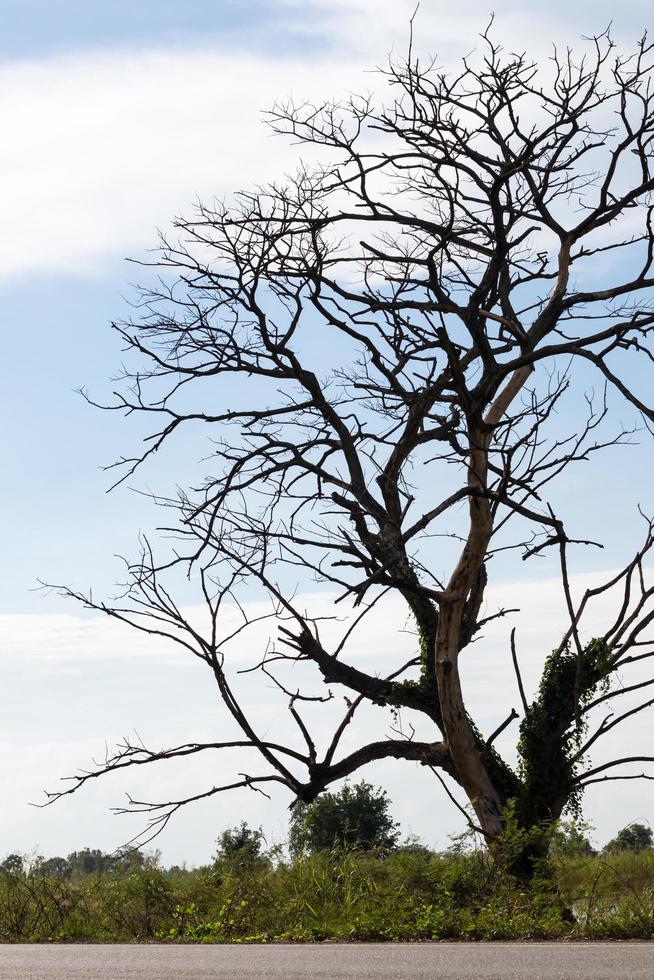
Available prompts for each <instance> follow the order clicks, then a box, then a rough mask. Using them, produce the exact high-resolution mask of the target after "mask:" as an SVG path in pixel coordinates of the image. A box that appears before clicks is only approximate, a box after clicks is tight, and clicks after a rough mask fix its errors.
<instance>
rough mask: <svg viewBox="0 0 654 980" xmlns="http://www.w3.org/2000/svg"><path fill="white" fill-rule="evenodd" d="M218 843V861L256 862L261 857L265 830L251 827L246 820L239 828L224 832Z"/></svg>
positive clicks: (231, 828)
mask: <svg viewBox="0 0 654 980" xmlns="http://www.w3.org/2000/svg"><path fill="white" fill-rule="evenodd" d="M216 843H217V844H218V850H217V852H216V858H215V859H216V861H221V860H228V861H234V860H237V861H254V860H256V859H257V858H258V857H261V851H262V847H263V843H264V836H263V830H262V829H261V827H259V828H257V829H254V828H252V827H249V826H248V824H247V823H246V821H245V820H241V822H240V824H238V826H236V827H230V828H228V829H227V830H223V832H222V834H221V835H220V837H219V838H218V840H217V841H216Z"/></svg>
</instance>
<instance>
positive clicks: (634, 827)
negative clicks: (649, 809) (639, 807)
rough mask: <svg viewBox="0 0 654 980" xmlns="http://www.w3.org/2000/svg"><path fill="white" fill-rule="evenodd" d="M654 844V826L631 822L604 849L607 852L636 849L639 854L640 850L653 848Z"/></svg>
mask: <svg viewBox="0 0 654 980" xmlns="http://www.w3.org/2000/svg"><path fill="white" fill-rule="evenodd" d="M653 846H654V834H653V833H652V828H651V827H647V826H645V824H642V823H630V824H628V825H627V826H626V827H623V828H622V830H621V831H619V832H618V833H617V834H616V836H615V837H614V838H613V840H611V841H609V843H608V844H607V845H606V847H605V848H604V850H605V851H606V852H607V854H611V853H614V852H615V851H634V852H635V853H636V854H638V853H639V852H640V851H647V850H651V849H652V847H653Z"/></svg>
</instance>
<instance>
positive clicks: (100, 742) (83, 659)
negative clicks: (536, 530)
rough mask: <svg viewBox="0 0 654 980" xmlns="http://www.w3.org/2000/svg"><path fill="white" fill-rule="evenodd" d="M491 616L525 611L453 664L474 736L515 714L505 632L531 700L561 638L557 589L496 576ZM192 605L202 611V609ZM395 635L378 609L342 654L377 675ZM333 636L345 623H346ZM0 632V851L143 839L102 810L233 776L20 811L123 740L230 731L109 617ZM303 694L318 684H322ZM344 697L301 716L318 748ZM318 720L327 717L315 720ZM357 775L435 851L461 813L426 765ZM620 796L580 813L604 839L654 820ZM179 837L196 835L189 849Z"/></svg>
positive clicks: (604, 617)
mask: <svg viewBox="0 0 654 980" xmlns="http://www.w3.org/2000/svg"><path fill="white" fill-rule="evenodd" d="M607 574H608V573H600V572H596V573H593V574H592V575H591V576H587V575H585V576H576V577H574V578H573V586H574V588H575V589H576V592H577V594H579V593H580V591H581V590H582V589H584V588H586V587H587V586H588V585H595V584H598V583H599V582H600V581H604V580H605V577H606V575H607ZM298 605H300V606H309V607H310V611H311V612H312V613H314V614H316V615H323V614H329V613H331V612H333V607H332V605H331V602H330V600H329V598H328V597H326V596H323V597H317V596H315V595H314V596H306V597H304V598H303V599H301V600H299V602H298ZM498 606H505V607H507V606H510V607H520V609H521V613H520V614H518V615H516V616H515V617H513V618H512V620H511V621H507V620H498V621H496V622H495V623H494V624H492V626H490V627H488V628H487V629H486V630H485V633H484V638H483V640H480V641H479V642H478V643H474V644H473V645H472V646H471V647H469V648H468V650H466V651H465V652H464V654H463V657H462V672H463V683H464V690H465V693H466V697H467V700H468V703H469V706H470V709H471V712H472V714H473V717H475V719H476V720H477V721H478V722H479V724H480V727H481V729H482V731H485V732H490V731H492V730H493V729H494V728H495V727H496V726H497V725H498V724H499V723H500V722H501V721H502V720H503V719H504V718H505V717H506V715H507V713H508V711H509V710H510V708H511V707H512V706H515V707H516V708H518V709H519V707H520V705H519V699H518V693H517V689H516V684H515V678H514V676H513V671H512V666H511V658H510V651H509V644H508V634H509V630H510V626H511V625H512V624H513V623H515V624H516V626H517V630H518V649H519V653H520V662H521V665H522V670H523V675H524V680H525V686H526V688H527V694H528V696H531V695H533V694H534V693H535V689H536V685H537V683H538V678H539V674H540V670H541V668H542V663H543V660H544V658H545V657H546V656H547V654H548V653H549V651H550V650H551V649H552V647H553V646H555V645H556V644H557V642H558V640H559V639H560V635H561V632H562V630H563V629H564V628H565V623H566V618H565V610H564V605H563V601H562V596H561V592H560V587H559V583H558V581H557V580H555V579H544V580H541V581H539V582H529V581H505V582H498V583H496V584H495V585H493V586H492V587H491V588H490V589H489V593H488V610H487V611H488V612H493V611H494V610H495V609H496V608H497V607H498ZM262 609H263V607H262V605H261V604H259V603H256V604H252V605H251V606H250V607H248V611H249V612H250V613H251V614H254V615H257V614H260V613H261V612H262ZM190 611H191V612H192V614H193V615H198V613H197V611H194V610H190ZM610 615H611V609H610V608H609V607H607V604H606V603H605V602H603V601H602V602H600V603H598V604H597V607H596V608H595V610H594V611H593V612H592V615H591V616H590V618H589V620H588V622H587V623H586V624H585V635H587V636H588V635H593V634H595V633H597V632H599V631H600V630H602V629H603V628H606V625H607V623H608V620H609V618H610ZM228 620H229V621H228V622H227V621H226V623H225V625H226V627H227V628H231V627H232V625H233V624H234V623H235V622H236V618H235V617H234V616H233V614H232V613H229V616H228ZM406 625H407V623H406V613H405V611H404V607H403V606H401V605H400V604H398V603H395V602H391V603H388V604H387V606H386V609H385V610H381V611H380V612H379V615H377V616H374V617H373V618H371V620H370V623H369V624H367V625H365V626H363V628H362V629H361V631H360V632H359V633H358V634H355V638H354V642H353V644H352V647H351V649H350V650H349V653H348V659H350V660H352V661H353V662H356V663H359V664H360V665H361V666H362V667H363V668H364V669H366V670H369V671H371V672H373V673H374V672H379V673H384V672H385V671H387V670H388V669H390V668H391V666H392V665H395V664H396V663H397V662H401V661H402V660H403V659H405V658H406V657H408V656H410V655H411V654H412V653H413V651H414V641H413V638H412V637H411V636H410V635H409V634H408V633H406V632H403V630H404V629H405V627H406ZM338 629H339V630H341V629H343V624H342V623H341V624H340V625H339V626H338ZM0 630H1V631H2V635H3V638H4V639H3V644H2V647H1V648H0V651H1V652H2V656H0V682H1V683H2V689H3V691H4V692H5V694H4V698H5V700H4V706H3V716H2V720H1V722H0V783H2V785H5V786H8V787H11V792H9V793H8V794H5V795H4V797H3V800H2V812H1V814H0V856H1V852H2V847H3V846H4V847H5V849H9V848H23V849H25V850H29V849H31V848H32V847H33V846H34V845H36V844H39V845H41V847H42V848H43V849H44V850H45V851H46V852H48V853H53V852H55V851H59V852H60V851H63V850H65V849H66V848H67V849H68V850H72V849H73V848H74V847H76V846H84V845H85V844H89V845H92V846H102V847H107V848H110V847H114V846H117V845H118V844H120V843H121V842H123V841H124V840H126V839H127V838H128V837H129V836H130V834H131V833H134V832H136V831H137V830H138V829H140V825H139V826H137V825H136V823H135V822H134V821H129V822H128V824H126V823H125V822H124V821H119V822H116V821H114V820H113V819H112V818H111V816H110V814H109V813H108V811H109V808H110V807H111V806H114V805H116V804H119V803H121V802H122V801H123V799H124V795H123V794H124V792H125V791H127V790H129V791H130V792H132V793H134V794H135V795H137V796H139V797H140V798H148V799H157V798H169V797H170V795H171V794H172V795H176V794H184V793H186V792H189V793H190V792H197V791H199V790H202V789H203V788H206V786H207V784H208V783H211V784H212V785H213V784H215V783H216V782H219V781H222V780H227V779H230V778H233V774H234V772H236V771H243V769H244V768H245V769H246V770H247V767H248V765H251V761H250V762H247V761H244V757H243V755H242V754H241V755H235V756H227V755H223V754H209V755H207V754H203V755H202V756H199V757H196V758H195V759H188V760H182V762H180V763H179V764H173V765H166V766H161V767H153V768H148V769H139V770H138V771H137V772H134V773H125V774H123V775H120V776H117V777H113V778H111V779H109V780H101V781H98V782H97V783H94V784H93V786H91V787H88V788H85V790H84V791H82V792H81V793H80V794H79V795H77V796H75V797H71V798H69V799H68V800H66V801H62V802H61V803H60V804H57V806H55V807H53V808H50V809H47V810H34V809H32V808H29V807H28V806H27V802H28V801H34V800H38V799H39V798H40V797H41V791H42V790H43V788H49V789H52V788H53V787H56V786H57V783H58V780H59V778H60V777H61V776H64V775H67V774H70V773H71V772H74V771H75V770H77V769H78V768H79V767H85V766H87V765H88V764H89V762H90V760H91V758H92V757H94V756H95V757H96V758H97V757H102V755H103V753H104V751H105V745H109V746H111V745H113V744H115V742H116V741H117V740H118V739H119V738H120V737H121V736H122V735H124V734H125V733H130V732H133V731H134V730H135V729H136V730H137V731H138V733H139V735H140V736H141V737H142V738H143V740H144V741H145V743H146V744H147V745H149V746H150V747H153V748H157V747H160V746H163V745H171V744H176V743H180V742H185V741H196V740H197V741H205V740H212V739H224V738H228V737H229V732H230V731H231V725H230V724H229V723H228V719H227V715H226V712H225V711H224V710H223V709H222V706H221V705H220V703H219V700H218V696H217V693H216V691H215V685H214V683H213V679H212V678H211V675H210V672H209V671H208V670H207V669H206V667H205V666H204V665H203V664H201V663H198V662H197V661H195V660H194V659H193V658H191V657H189V656H185V655H183V654H176V653H175V652H174V651H173V650H172V649H167V647H166V645H165V644H163V643H162V642H161V641H159V640H156V639H155V640H148V639H142V638H139V637H135V636H133V635H132V634H127V633H125V632H124V631H123V630H122V628H121V627H120V626H116V624H113V623H112V622H111V621H110V620H108V619H106V618H98V617H93V616H90V617H88V618H86V617H81V616H77V615H74V614H71V613H66V614H61V615H44V616H39V615H28V616H4V617H2V618H1V619H0ZM325 630H326V632H327V633H329V632H332V631H335V630H336V625H335V624H332V625H328V624H325ZM269 633H270V624H269V623H263V624H261V625H260V626H257V627H256V630H255V635H254V636H253V638H252V639H251V640H248V639H247V637H243V638H241V639H239V640H237V641H236V643H235V645H234V649H233V651H232V654H231V656H230V663H231V664H232V665H233V666H234V667H235V668H238V667H240V666H242V665H244V664H246V663H248V664H249V663H251V662H252V661H253V660H254V659H256V657H257V654H259V653H260V652H261V651H262V649H263V648H264V646H265V643H266V639H267V636H268V635H269ZM327 639H328V637H326V640H327ZM642 676H643V677H644V676H645V673H644V671H643V674H642ZM633 679H636V678H635V674H634V678H633ZM639 679H640V677H639ZM298 680H300V678H298ZM235 682H236V683H237V690H239V691H240V692H241V693H242V695H243V703H244V705H247V707H248V709H249V710H250V712H251V718H252V719H253V720H254V723H255V724H256V725H257V727H258V728H259V730H260V731H261V734H262V735H263V736H264V737H265V735H266V734H271V733H273V732H274V735H275V738H276V739H282V740H284V739H286V738H287V737H289V736H291V737H292V736H293V726H292V723H291V722H290V719H289V716H288V712H287V711H286V699H285V698H284V697H283V696H280V695H279V694H278V692H275V691H274V690H273V689H272V686H271V685H270V684H269V682H268V681H267V680H266V679H265V678H258V677H257V676H256V675H253V674H246V675H240V678H239V677H238V676H237V675H235ZM312 687H313V688H314V689H315V690H316V691H318V690H320V683H319V681H318V680H317V678H315V679H314V681H313V682H312ZM342 693H343V692H342V690H341V689H339V688H337V687H335V688H334V694H335V699H334V701H333V702H332V703H330V705H328V706H325V707H324V708H323V707H322V706H313V707H311V706H307V707H305V709H304V713H305V715H306V717H307V718H311V719H312V721H313V720H314V719H317V722H316V723H317V737H318V739H319V740H320V739H321V738H324V737H326V735H327V732H328V731H329V726H330V722H332V721H333V717H334V713H340V712H341V711H342V709H343V705H342V700H341V695H342ZM623 700H625V704H623V705H620V707H621V708H626V706H627V705H626V699H623ZM320 715H324V716H325V717H324V718H322V719H321V718H320ZM404 720H405V722H406V721H408V720H409V718H408V717H407V718H405V719H404ZM411 720H414V719H411ZM389 723H390V716H389V715H388V713H387V712H385V711H383V710H381V709H378V708H370V709H369V710H366V711H364V712H363V713H362V715H361V718H360V719H359V721H358V722H356V723H354V724H353V725H351V726H350V729H349V730H348V734H347V738H346V741H345V742H344V744H343V750H344V751H347V750H349V749H352V748H354V747H355V746H356V745H358V744H361V742H363V741H365V740H368V739H371V738H374V739H376V738H383V737H384V736H385V735H386V734H388V732H389V728H388V725H389ZM649 726H651V716H649V717H648V716H647V714H646V713H645V714H643V715H637V716H635V717H634V718H633V719H632V720H631V721H630V722H629V723H628V724H627V725H625V726H624V729H622V730H620V729H619V730H618V731H617V732H616V733H615V738H613V737H611V738H610V739H607V740H606V743H607V744H606V746H602V745H601V743H600V746H599V747H598V750H597V752H594V753H593V758H594V761H596V762H600V761H603V760H604V759H605V758H607V755H606V753H607V752H608V751H609V747H610V751H611V753H612V754H613V755H620V754H622V755H629V754H631V751H630V750H631V747H632V746H633V745H634V744H641V743H642V744H644V743H645V742H646V741H647V738H648V728H649ZM312 727H313V726H312ZM420 728H421V730H420V731H419V732H418V737H422V736H423V735H425V736H426V737H433V735H434V732H433V729H432V728H427V727H425V730H424V731H422V726H420ZM516 736H517V726H516V724H515V723H514V725H512V726H511V728H510V729H508V730H507V732H506V733H505V734H504V735H503V736H502V739H501V743H500V747H501V750H502V751H503V752H504V753H505V754H506V756H507V757H508V758H512V757H513V754H514V751H515V748H514V747H515V740H516ZM609 743H610V744H609ZM363 775H365V777H366V778H369V779H372V780H373V781H374V782H377V783H381V784H382V785H384V786H385V787H386V788H387V789H388V790H389V793H390V797H391V799H392V800H393V801H394V809H395V812H396V814H397V817H398V818H400V819H401V820H402V821H403V824H404V826H405V827H407V828H408V827H410V828H411V829H412V830H413V831H415V832H417V833H419V834H422V835H423V836H424V837H425V838H426V839H428V840H430V841H432V842H435V843H436V842H438V843H439V844H440V845H444V844H445V843H446V835H447V833H449V832H453V831H455V830H456V829H457V827H458V826H459V820H460V818H459V815H458V814H457V813H456V812H455V811H454V809H453V808H452V807H451V805H450V804H449V803H448V802H447V800H445V799H444V797H443V796H442V794H441V792H440V790H439V789H438V787H437V785H436V784H435V783H434V784H432V781H431V777H430V776H429V774H428V773H426V772H425V770H423V769H422V768H420V767H416V766H410V765H407V764H403V763H395V762H387V763H380V764H378V765H375V766H373V767H370V768H369V769H367V770H366V771H365V773H363ZM616 787H617V788H616ZM627 790H628V794H627V796H625V790H624V787H623V786H622V785H621V784H619V783H615V784H608V785H607V786H605V787H593V791H592V793H590V794H589V796H588V805H587V813H588V815H589V816H590V818H591V819H592V820H593V821H594V822H595V823H596V824H597V826H598V827H599V829H600V835H601V836H602V837H604V838H606V837H607V836H608V835H609V834H610V833H613V832H614V831H615V830H616V829H617V828H618V827H620V826H622V825H623V824H624V823H625V822H627V820H628V819H630V818H631V819H637V818H644V817H649V818H650V819H651V818H652V817H653V816H654V814H652V813H651V812H650V811H649V810H648V807H649V804H648V799H649V796H648V793H647V787H646V786H645V787H643V786H642V785H639V784H634V785H633V786H632V785H629V786H628V787H627ZM426 798H428V799H429V805H428V806H427V807H425V806H424V801H425V799H426ZM625 801H627V802H625ZM288 803H289V798H288V794H284V793H283V792H279V793H276V794H275V795H274V799H273V801H272V802H271V803H268V802H267V801H265V800H263V799H262V798H256V797H255V796H254V795H253V794H247V793H236V794H228V795H227V796H225V797H221V798H220V799H219V800H216V801H214V803H213V804H208V805H207V806H202V807H200V808H199V809H196V810H193V812H192V813H189V814H188V815H184V816H183V817H182V819H181V820H180V821H176V822H174V823H173V824H172V826H171V827H170V829H169V830H168V831H167V832H166V835H165V837H164V838H163V839H162V840H161V841H160V844H161V846H162V847H163V848H164V855H165V857H166V860H170V861H181V860H184V859H188V860H191V861H195V862H198V861H201V860H204V859H206V858H207V857H208V855H209V853H210V847H211V841H212V840H213V839H214V838H215V836H216V834H217V832H218V830H219V829H220V828H221V827H223V826H227V825H230V824H233V823H236V822H238V820H239V819H241V817H242V815H243V814H245V815H246V817H247V819H248V820H250V822H251V823H253V824H255V825H258V824H259V823H262V824H263V825H264V827H265V828H267V829H268V830H272V832H273V833H274V834H275V835H276V836H277V837H280V836H282V835H283V830H284V827H285V824H286V820H287V815H286V807H287V806H288ZM627 805H628V810H627V809H625V807H627ZM191 831H192V833H191ZM189 835H190V836H191V837H193V838H194V843H193V844H192V845H191V844H189Z"/></svg>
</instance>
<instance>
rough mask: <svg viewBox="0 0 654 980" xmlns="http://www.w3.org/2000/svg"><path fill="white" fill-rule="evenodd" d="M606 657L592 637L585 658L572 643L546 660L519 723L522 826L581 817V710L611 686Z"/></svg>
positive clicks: (582, 725) (599, 643) (606, 654)
mask: <svg viewBox="0 0 654 980" xmlns="http://www.w3.org/2000/svg"><path fill="white" fill-rule="evenodd" d="M608 655H609V653H608V649H607V646H606V643H604V642H603V641H601V640H597V639H594V640H591V641H590V643H588V644H587V646H586V647H585V648H584V649H583V650H582V655H581V657H579V656H578V654H577V651H576V650H572V648H571V647H570V645H569V644H568V645H567V646H565V647H564V648H563V649H562V650H560V651H559V650H554V651H553V652H552V654H551V655H550V656H549V657H548V658H547V660H546V661H545V665H544V668H543V674H542V677H541V681H540V686H539V689H538V695H537V697H536V699H535V700H534V701H533V703H532V704H531V705H530V706H529V711H528V713H527V715H526V716H525V718H524V719H523V721H522V724H521V725H520V741H519V743H518V754H519V756H520V767H519V772H520V776H521V778H522V782H523V790H522V792H521V794H520V798H519V801H518V804H519V816H520V821H521V823H522V824H523V825H524V826H532V825H535V824H539V825H542V824H544V823H547V822H548V821H557V820H558V818H559V817H560V815H561V813H562V812H563V811H564V810H565V811H567V812H568V813H570V814H571V815H572V817H574V818H577V819H578V818H579V817H580V814H581V790H580V789H579V787H578V784H576V783H575V777H576V776H577V774H578V772H579V769H580V765H581V761H582V760H577V759H576V758H575V756H576V753H577V752H578V750H579V747H580V745H581V742H582V740H583V736H584V732H585V729H586V726H585V721H584V716H583V714H582V713H581V712H582V711H583V708H584V706H585V705H586V704H588V703H589V702H590V701H591V700H592V698H593V696H594V695H595V693H596V692H597V690H598V689H603V688H605V687H606V686H607V684H608V680H607V672H608V667H609V665H608Z"/></svg>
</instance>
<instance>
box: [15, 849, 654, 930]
mask: <svg viewBox="0 0 654 980" xmlns="http://www.w3.org/2000/svg"><path fill="white" fill-rule="evenodd" d="M554 874H555V879H556V883H557V885H558V897H557V894H556V892H555V891H554V889H553V888H552V886H551V883H549V882H547V881H545V880H542V881H538V880H537V881H535V882H533V884H532V885H530V886H529V888H525V887H521V886H519V885H518V884H517V883H516V882H515V881H513V880H512V879H510V878H509V877H507V876H506V875H504V874H502V872H501V871H500V870H498V868H497V867H496V866H493V865H492V864H491V863H490V861H489V859H488V857H487V856H486V855H485V854H484V853H481V852H473V853H471V854H465V855H437V854H431V853H429V852H418V853H412V852H410V851H398V852H396V853H393V854H391V855H389V856H388V857H386V858H385V859H380V858H379V857H376V856H375V855H371V854H369V853H368V854H366V853H356V852H353V853H347V854H340V855H337V854H330V853H322V854H317V855H314V856H312V857H306V858H301V859H297V860H295V861H292V862H286V861H282V860H279V859H277V860H275V861H273V860H271V859H270V858H269V857H257V858H255V859H253V860H246V861H240V862H239V861H230V860H223V861H218V862H217V863H216V864H214V865H212V866H210V867H206V868H199V869H195V870H185V869H179V868H176V869H171V870H168V871H167V870H164V869H162V868H160V867H158V866H157V863H156V861H155V860H149V861H147V862H146V863H145V864H144V865H143V866H140V867H133V868H130V867H125V868H122V869H121V870H119V871H105V872H101V873H95V874H87V875H74V876H72V877H70V878H66V877H63V876H59V875H56V874H44V873H41V872H40V871H39V867H38V865H36V866H35V867H33V868H31V869H30V870H28V871H21V872H12V873H7V872H4V873H2V874H1V875H0V942H57V941H59V942H66V941H68V942H75V941H76V942H126V941H128V942H129V941H152V940H155V941H168V942H208V943H221V942H230V943H234V942H307V941H321V940H338V941H389V940H390V941H411V940H414V941H416V940H441V939H442V940H444V939H450V940H455V939H468V940H471V939H479V940H502V939H506V940H509V939H514V940H515V939H652V938H654V852H643V853H640V854H634V853H629V852H623V853H618V854H612V855H611V856H610V857H607V856H602V855H598V856H587V857H586V856H585V857H565V858H560V859H559V860H558V861H556V862H555V868H554ZM570 909H571V910H572V911H573V913H574V915H573V917H572V921H570V916H569V914H568V910H570Z"/></svg>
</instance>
